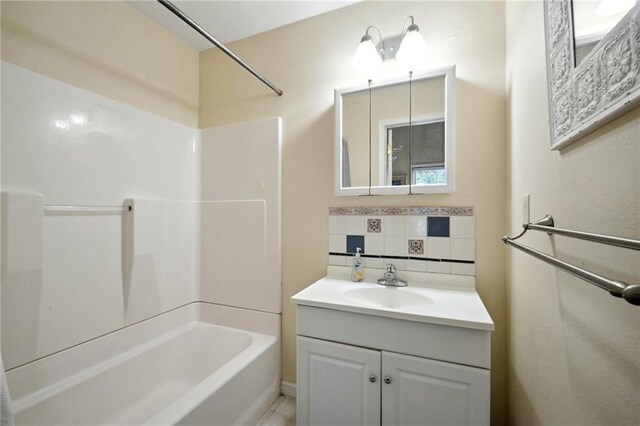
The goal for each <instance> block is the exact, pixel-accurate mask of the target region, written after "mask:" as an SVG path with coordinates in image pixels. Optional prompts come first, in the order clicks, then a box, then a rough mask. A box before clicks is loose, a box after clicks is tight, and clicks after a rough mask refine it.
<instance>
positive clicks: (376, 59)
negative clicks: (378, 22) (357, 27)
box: [351, 25, 384, 78]
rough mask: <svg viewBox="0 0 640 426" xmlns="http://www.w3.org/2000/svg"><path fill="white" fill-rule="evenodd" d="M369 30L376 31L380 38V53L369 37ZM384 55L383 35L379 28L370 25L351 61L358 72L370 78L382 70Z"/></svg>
mask: <svg viewBox="0 0 640 426" xmlns="http://www.w3.org/2000/svg"><path fill="white" fill-rule="evenodd" d="M369 30H376V32H377V33H378V37H379V38H380V44H381V45H382V48H381V49H380V51H378V48H377V47H376V46H375V45H374V44H373V39H372V38H371V36H370V35H369ZM383 55H384V40H383V39H382V34H381V33H380V30H379V29H378V28H377V27H374V26H373V25H370V26H369V27H367V31H365V33H364V35H363V36H362V38H361V39H360V44H359V45H358V48H357V49H356V53H354V55H353V58H352V59H351V65H353V66H354V67H355V68H356V69H357V70H358V71H360V72H361V73H362V74H364V75H366V76H367V77H368V78H370V77H371V76H372V75H373V74H375V72H376V71H378V70H379V69H380V66H381V65H382V56H383Z"/></svg>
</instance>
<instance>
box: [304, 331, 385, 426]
mask: <svg viewBox="0 0 640 426" xmlns="http://www.w3.org/2000/svg"><path fill="white" fill-rule="evenodd" d="M371 375H373V376H375V382H371V381H370V380H369V377H370V376H371ZM297 410H298V412H297V417H298V425H312V426H321V425H322V426H324V425H326V426H329V425H340V426H348V425H367V426H369V425H380V352H379V351H374V350H370V349H363V348H358V347H354V346H347V345H341V344H338V343H332V342H326V341H323V340H317V339H309V338H305V337H298V389H297Z"/></svg>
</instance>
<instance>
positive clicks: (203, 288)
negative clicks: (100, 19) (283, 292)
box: [2, 63, 281, 424]
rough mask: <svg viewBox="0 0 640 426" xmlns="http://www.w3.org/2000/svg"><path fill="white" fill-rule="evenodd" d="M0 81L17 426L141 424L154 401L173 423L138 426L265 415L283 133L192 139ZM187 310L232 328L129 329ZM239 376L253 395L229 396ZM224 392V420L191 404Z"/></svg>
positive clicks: (270, 388)
mask: <svg viewBox="0 0 640 426" xmlns="http://www.w3.org/2000/svg"><path fill="white" fill-rule="evenodd" d="M2 66H3V73H2V79H3V91H2V103H3V106H4V108H3V109H2V115H3V117H2V121H3V123H5V125H4V126H3V127H2V140H3V147H2V148H3V156H2V161H3V164H2V166H3V167H2V191H3V196H2V209H3V212H2V220H3V229H5V230H6V232H3V235H2V244H3V249H2V262H3V264H2V266H3V268H2V273H3V277H2V337H3V339H2V357H3V360H4V364H5V368H7V369H8V376H9V382H10V391H11V394H12V397H13V400H14V401H15V402H16V404H15V405H16V407H15V408H16V411H17V412H16V419H17V424H40V423H56V422H57V423H60V424H63V423H69V422H71V423H86V424H101V423H113V422H125V423H127V422H129V423H143V422H145V421H152V417H153V415H154V414H153V413H154V412H157V411H158V407H155V406H154V404H156V402H157V401H162V404H161V405H162V411H161V412H162V413H165V414H166V410H165V409H164V407H174V410H176V411H175V412H174V411H171V412H172V413H173V414H171V415H167V417H162V418H157V419H155V420H153V421H154V422H156V423H164V424H172V423H174V422H177V421H178V420H179V418H182V417H180V416H183V417H184V416H186V415H189V416H196V417H184V419H186V420H184V419H183V420H181V421H183V422H187V423H189V422H192V421H193V422H196V421H199V422H203V423H207V422H208V423H216V422H218V423H224V422H227V421H231V422H233V421H236V420H237V419H241V418H244V417H243V416H245V417H246V416H247V415H249V416H250V415H251V413H253V412H254V411H255V412H257V411H260V410H264V409H265V408H267V407H268V405H269V404H270V402H271V401H267V399H269V398H271V397H273V399H275V397H276V395H277V389H278V384H279V374H280V373H279V369H280V366H279V359H278V360H276V358H277V357H278V356H279V352H278V351H279V348H278V347H279V343H274V342H272V341H271V340H272V339H276V341H277V340H278V339H279V321H280V303H281V302H280V264H281V262H280V143H281V131H280V126H281V121H280V119H279V118H273V119H265V120H259V121H254V122H248V123H239V124H234V125H229V126H222V127H218V128H211V129H205V130H202V131H201V130H198V129H192V128H189V127H186V126H184V125H181V124H177V123H174V122H172V121H170V120H167V119H164V118H160V117H158V116H155V115H153V114H149V113H146V112H143V111H140V110H137V109H134V108H131V107H129V106H127V105H123V104H120V103H118V102H115V101H112V100H109V99H106V98H103V97H101V96H97V95H95V94H93V93H90V92H87V91H84V90H81V89H78V88H76V87H73V86H70V85H67V84H64V83H61V82H58V81H56V80H53V79H50V78H47V77H43V76H41V75H39V74H36V73H33V72H31V71H27V70H25V69H22V68H20V67H17V66H14V65H11V64H7V63H3V64H2ZM4 89H6V90H4ZM246 168H249V169H250V170H251V171H252V172H251V173H250V174H247V173H243V172H242V171H243V170H246ZM220 182H232V184H230V185H226V186H225V185H220ZM246 241H251V242H252V244H251V249H250V250H247V245H246ZM246 262H249V263H250V264H251V268H243V267H242V265H244V264H245V263H246ZM239 270H243V271H244V273H243V274H241V276H239V275H238V273H237V272H238V271H239ZM194 302H199V303H198V304H197V305H198V306H200V307H199V308H198V309H199V310H201V311H202V312H205V311H207V309H213V308H210V307H209V308H207V307H206V306H210V305H209V304H219V305H226V306H227V307H226V308H225V309H226V310H225V312H226V314H225V315H227V314H228V315H229V316H231V317H235V316H238V315H239V318H243V319H242V320H238V321H237V323H236V324H235V325H227V326H228V327H231V328H237V329H240V330H242V331H237V330H236V331H233V330H231V331H230V330H226V329H224V328H221V327H218V324H219V325H222V326H225V323H224V316H216V315H213V316H211V315H210V316H208V317H207V318H209V319H210V318H214V317H215V318H216V320H209V319H202V318H200V319H197V318H196V319H192V320H190V322H184V323H182V322H180V321H178V322H174V323H172V325H171V326H170V327H168V328H166V329H163V330H162V334H161V335H156V334H153V333H152V334H150V335H148V334H146V332H144V331H135V330H138V329H140V330H145V329H147V328H148V326H147V325H146V323H147V322H148V321H151V322H154V321H159V318H162V317H163V316H165V315H169V316H171V317H172V318H173V315H174V312H179V311H181V310H184V309H186V310H190V309H194V308H192V306H193V304H194ZM202 306H205V307H202ZM218 308H219V307H218ZM236 311H237V312H236ZM254 311H256V312H257V311H259V312H260V316H259V317H258V316H256V315H253V314H252V313H253V312H254ZM245 313H246V315H245ZM194 318H195V317H194ZM217 319H220V320H221V321H223V322H216V321H217ZM261 322H265V323H266V324H270V327H269V328H268V329H261V328H260V326H258V325H256V324H255V323H261ZM271 326H273V327H271ZM256 327H257V328H256ZM252 333H258V334H252ZM118 336H120V337H118ZM123 336H124V337H123ZM130 336H136V337H135V338H130ZM260 336H262V337H260ZM120 338H123V339H125V340H123V341H120V340H118V339H120ZM103 339H107V341H108V342H110V344H109V345H108V350H107V351H106V352H105V354H104V356H103V355H100V356H98V357H97V358H96V354H95V353H94V351H96V349H95V348H96V347H98V346H99V345H102V344H104V343H100V342H102V341H103ZM136 339H137V340H136ZM234 348H235V349H234ZM273 348H278V349H277V350H275V349H273ZM263 353H268V354H269V355H267V356H266V358H267V361H265V360H264V357H262V355H260V354H263ZM106 354H108V356H107V355H106ZM274 357H276V358H274ZM69 359H73V365H67V366H66V367H65V368H59V366H60V365H61V364H60V363H62V364H64V363H65V362H66V361H64V360H69ZM256 363H258V364H261V365H262V367H260V369H258V370H255V369H253V370H251V369H252V368H253V367H251V365H254V364H256ZM265 363H268V364H269V365H268V367H265V365H266V364H265ZM240 364H243V365H244V367H242V368H240V367H239V365H240ZM233 366H235V367H233ZM227 367H229V369H228V368H227ZM245 367H246V368H247V369H250V370H251V371H252V374H253V380H254V381H256V383H258V384H256V385H255V386H257V387H256V388H255V392H258V394H255V395H254V393H255V392H253V390H252V391H249V390H248V389H245V390H242V388H235V387H234V386H236V385H233V384H232V383H234V380H232V379H231V377H232V376H233V377H236V376H237V377H238V380H240V382H242V383H246V381H247V377H246V373H243V371H244V370H243V368H245ZM256 368H257V367H256ZM232 370H233V372H232ZM224 371H226V372H227V373H222V372H224ZM223 376H224V379H222V377H223ZM212 377H217V379H211V378H212ZM34 378H38V379H37V380H32V379H34ZM116 378H119V379H118V380H116ZM125 378H126V380H125ZM117 382H122V383H127V386H126V387H124V388H122V389H120V388H118V383H117ZM225 383H226V384H225ZM205 384H206V385H205ZM223 385H224V386H223ZM201 386H205V387H206V388H207V390H206V391H204V390H202V389H203V388H201ZM243 386H244V385H243ZM222 387H226V388H227V389H229V387H233V388H234V389H236V391H239V392H240V393H241V394H246V395H247V398H246V399H243V400H242V401H239V402H238V405H237V407H236V405H233V404H232V405H231V406H230V407H229V410H227V409H225V410H222V411H223V412H225V413H226V412H228V413H229V416H232V417H233V416H235V417H233V418H232V417H228V418H220V417H216V415H218V414H216V413H215V411H216V410H213V408H212V407H215V406H216V404H221V403H222V402H220V401H227V400H225V398H228V396H224V395H226V394H225V392H227V391H224V392H222V394H218V397H216V398H214V399H211V398H209V397H208V396H206V395H207V394H208V392H214V390H215V389H217V388H222ZM143 389H146V392H142V390H143ZM149 389H153V390H152V391H149ZM196 389H200V390H197V391H196ZM183 394H185V395H190V397H189V398H187V399H188V401H186V400H184V398H183V397H182V396H181V395H183ZM220 395H222V396H220ZM264 395H268V398H267V397H264ZM88 396H90V397H91V398H92V400H100V404H99V406H96V407H95V410H91V412H89V411H86V410H89V407H90V406H91V404H88V405H87V403H86V400H83V398H86V397H88ZM194 398H195V399H194ZM178 400H179V401H182V403H180V404H178V405H175V404H177V403H178ZM82 401H85V402H82ZM153 401H156V402H153ZM185 401H186V402H185ZM215 401H218V402H215ZM227 403H228V401H227V402H224V403H222V404H227ZM194 404H195V405H198V404H202V406H200V408H194V407H195V405H194ZM255 404H257V405H256V406H254V405H255ZM191 405H193V406H192V407H191V408H190V409H189V410H187V409H186V408H185V409H178V408H176V407H178V406H180V407H186V406H191ZM85 406H86V407H85ZM63 407H67V408H66V412H64V413H63V412H62V411H65V409H63ZM69 407H73V408H72V409H69ZM154 407H155V408H154ZM207 407H209V408H207ZM231 407H234V408H233V409H232V408H231ZM256 407H257V408H256ZM181 410H182V411H181ZM217 411H220V410H217ZM188 413H197V414H188ZM203 413H208V414H206V415H205V414H203ZM259 414H261V411H260V413H258V416H259ZM200 415H204V417H197V416H200ZM224 415H226V414H224ZM120 416H122V417H120ZM207 416H209V417H207ZM223 417H224V416H223ZM256 419H257V418H256Z"/></svg>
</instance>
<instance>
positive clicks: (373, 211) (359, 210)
mask: <svg viewBox="0 0 640 426" xmlns="http://www.w3.org/2000/svg"><path fill="white" fill-rule="evenodd" d="M353 214H359V215H364V216H373V215H378V214H380V209H379V208H377V207H354V208H353Z"/></svg>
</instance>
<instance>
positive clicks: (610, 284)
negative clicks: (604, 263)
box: [502, 215, 640, 306]
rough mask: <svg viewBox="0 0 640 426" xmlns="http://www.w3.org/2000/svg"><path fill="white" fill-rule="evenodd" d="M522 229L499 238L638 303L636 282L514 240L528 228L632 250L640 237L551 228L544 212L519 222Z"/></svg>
mask: <svg viewBox="0 0 640 426" xmlns="http://www.w3.org/2000/svg"><path fill="white" fill-rule="evenodd" d="M522 226H523V228H524V231H523V232H522V233H521V234H520V235H518V236H516V237H513V238H511V237H507V236H504V237H502V241H503V242H504V243H505V244H506V245H509V246H512V247H515V248H517V249H518V250H521V251H523V252H525V253H527V254H529V255H531V256H533V257H535V258H536V259H540V260H542V261H543V262H546V263H549V264H550V265H553V266H555V267H556V268H559V269H562V270H563V271H565V272H568V273H570V274H572V275H574V276H576V277H578V278H582V279H583V280H585V281H587V282H589V283H591V284H593V285H595V286H597V287H600V288H602V289H604V290H607V291H608V292H609V293H610V294H611V295H613V296H616V297H621V298H624V299H625V300H626V301H627V302H629V303H631V304H632V305H638V306H640V284H627V283H625V282H623V281H617V280H612V279H610V278H607V277H605V276H602V275H600V274H596V273H595V272H592V271H589V270H587V269H584V268H580V267H578V266H575V265H572V264H571V263H568V262H565V261H563V260H560V259H557V258H555V257H553V256H550V255H548V254H546V253H543V252H541V251H539V250H536V249H533V248H531V247H527V246H525V245H523V244H520V243H517V242H515V240H516V239H518V238H520V237H522V236H523V235H524V234H525V233H526V232H527V231H528V230H534V231H544V232H547V233H548V234H558V235H563V236H567V237H573V238H579V239H583V240H588V241H594V242H598V243H602V244H609V245H614V246H617V247H624V248H630V249H632V250H640V241H639V240H633V239H630V238H622V237H615V236H610V235H602V234H593V233H589V232H580V231H571V230H568V229H557V228H554V223H553V217H552V216H550V215H546V216H545V217H544V218H542V219H540V220H539V221H537V222H535V223H527V224H524V225H522Z"/></svg>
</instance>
